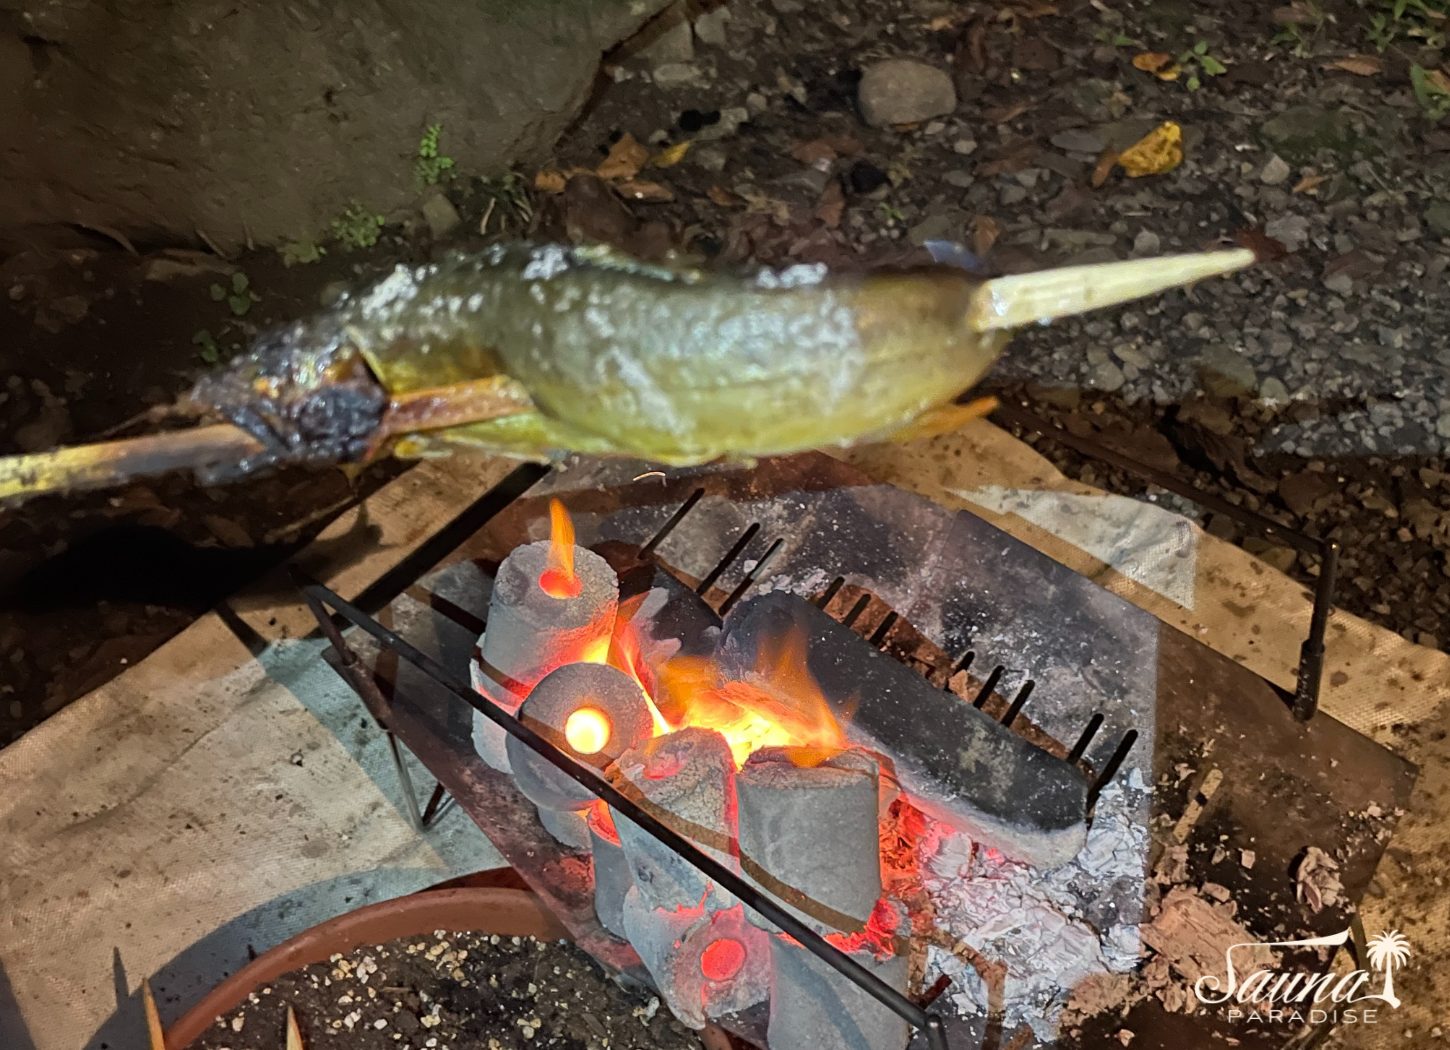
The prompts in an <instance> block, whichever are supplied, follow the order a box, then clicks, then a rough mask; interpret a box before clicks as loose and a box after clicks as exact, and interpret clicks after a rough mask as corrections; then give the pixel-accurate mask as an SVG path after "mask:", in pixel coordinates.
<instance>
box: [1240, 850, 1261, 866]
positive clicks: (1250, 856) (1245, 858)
mask: <svg viewBox="0 0 1450 1050" xmlns="http://www.w3.org/2000/svg"><path fill="white" fill-rule="evenodd" d="M1256 860H1258V854H1256V853H1255V852H1254V851H1253V850H1251V849H1241V850H1239V863H1240V864H1242V865H1243V866H1244V867H1245V868H1252V867H1253V866H1254V861H1256Z"/></svg>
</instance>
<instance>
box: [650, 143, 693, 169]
mask: <svg viewBox="0 0 1450 1050" xmlns="http://www.w3.org/2000/svg"><path fill="white" fill-rule="evenodd" d="M689 152H690V143H689V140H688V139H687V140H686V141H684V142H678V143H676V144H675V145H673V146H671V147H670V148H669V149H667V150H662V151H661V152H660V153H658V154H656V156H655V159H654V160H652V161H650V163H651V164H652V165H654V166H655V167H656V168H673V167H674V166H675V165H676V164H678V163H679V162H680V161H682V160H684V159H685V154H686V153H689Z"/></svg>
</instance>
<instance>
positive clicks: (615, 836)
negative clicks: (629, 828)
mask: <svg viewBox="0 0 1450 1050" xmlns="http://www.w3.org/2000/svg"><path fill="white" fill-rule="evenodd" d="M587 819H588V821H589V826H590V827H591V828H593V829H594V832H595V833H596V834H597V835H598V836H599V837H600V838H602V839H603V840H604V841H605V842H608V843H610V844H611V845H614V846H618V845H619V832H618V831H616V830H615V828H614V814H613V813H611V812H610V810H609V805H608V803H606V802H605V801H604V800H603V799H596V800H595V801H594V802H593V804H591V805H590V807H589V817H588V818H587Z"/></svg>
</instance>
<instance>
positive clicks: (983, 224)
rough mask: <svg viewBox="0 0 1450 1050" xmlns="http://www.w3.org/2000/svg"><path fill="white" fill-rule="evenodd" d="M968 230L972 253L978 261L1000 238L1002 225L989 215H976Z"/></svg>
mask: <svg viewBox="0 0 1450 1050" xmlns="http://www.w3.org/2000/svg"><path fill="white" fill-rule="evenodd" d="M968 228H969V229H970V230H971V231H972V251H974V252H975V253H976V255H977V258H979V259H980V258H982V257H983V256H985V255H986V254H987V253H988V252H989V251H991V250H992V245H994V244H996V243H997V238H998V237H1000V236H1002V224H1001V223H1000V222H998V221H997V220H996V219H994V218H992V217H991V216H990V215H978V216H977V217H976V218H974V219H972V221H971V223H970V225H969V227H968Z"/></svg>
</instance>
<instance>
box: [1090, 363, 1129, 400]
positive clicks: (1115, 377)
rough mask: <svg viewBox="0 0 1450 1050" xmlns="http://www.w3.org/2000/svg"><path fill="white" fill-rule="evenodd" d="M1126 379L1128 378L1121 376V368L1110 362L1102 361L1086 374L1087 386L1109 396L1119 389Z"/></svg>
mask: <svg viewBox="0 0 1450 1050" xmlns="http://www.w3.org/2000/svg"><path fill="white" fill-rule="evenodd" d="M1127 379H1128V377H1127V376H1125V375H1123V370H1122V369H1121V368H1119V367H1118V366H1117V365H1115V364H1113V363H1112V362H1111V361H1103V362H1102V363H1101V364H1098V365H1096V366H1095V367H1094V368H1093V370H1092V371H1091V372H1090V373H1089V374H1088V386H1091V387H1092V388H1093V389H1095V390H1103V391H1106V392H1107V393H1110V394H1111V393H1112V392H1113V391H1114V390H1118V389H1120V388H1121V387H1122V385H1123V384H1124V383H1125V382H1127Z"/></svg>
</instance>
